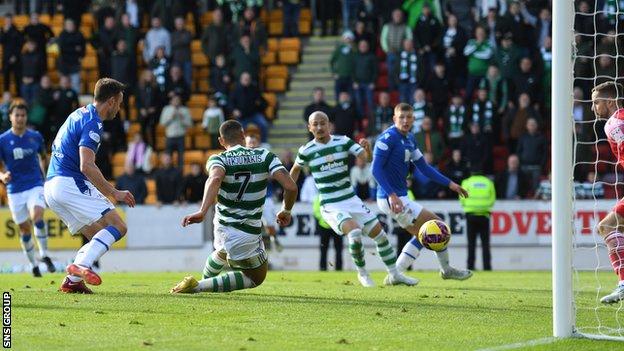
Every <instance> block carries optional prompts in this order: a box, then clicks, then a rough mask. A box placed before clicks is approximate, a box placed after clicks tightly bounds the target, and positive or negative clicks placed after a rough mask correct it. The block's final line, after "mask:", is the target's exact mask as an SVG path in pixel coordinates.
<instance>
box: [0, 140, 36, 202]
mask: <svg viewBox="0 0 624 351" xmlns="http://www.w3.org/2000/svg"><path fill="white" fill-rule="evenodd" d="M43 152H45V143H44V142H43V137H42V136H41V134H39V132H37V131H34V130H30V129H26V132H25V133H24V135H22V136H19V135H16V134H13V131H12V130H11V129H9V130H7V131H6V132H4V133H3V134H2V135H0V160H1V161H2V162H4V165H5V168H6V170H7V171H9V172H11V181H10V182H9V184H7V191H8V192H9V193H11V194H15V193H20V192H22V191H26V190H28V189H32V188H34V187H36V186H41V185H43V174H42V173H41V167H40V165H39V154H40V153H43Z"/></svg>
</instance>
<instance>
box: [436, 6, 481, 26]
mask: <svg viewBox="0 0 624 351" xmlns="http://www.w3.org/2000/svg"><path fill="white" fill-rule="evenodd" d="M474 4H475V2H474V0H453V1H446V10H445V11H446V12H447V13H452V14H455V16H457V21H458V22H459V26H460V27H462V28H463V29H464V31H466V33H472V31H473V30H474ZM434 10H435V8H434ZM434 13H435V11H434ZM436 17H437V18H441V17H440V16H439V15H436Z"/></svg>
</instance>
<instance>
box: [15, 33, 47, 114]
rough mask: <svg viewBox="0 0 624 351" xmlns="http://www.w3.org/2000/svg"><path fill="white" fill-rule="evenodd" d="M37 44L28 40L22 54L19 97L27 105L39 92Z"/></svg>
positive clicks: (30, 103) (39, 60)
mask: <svg viewBox="0 0 624 351" xmlns="http://www.w3.org/2000/svg"><path fill="white" fill-rule="evenodd" d="M36 48H37V43H35V41H34V40H31V39H29V40H28V41H26V45H24V49H25V50H24V53H23V54H22V73H21V76H22V86H21V90H20V91H21V93H20V95H21V97H22V98H23V99H24V100H26V103H28V105H32V102H33V100H34V99H35V98H36V97H37V94H38V91H39V79H41V75H42V73H43V72H42V71H41V56H40V55H39V53H38V52H37V51H36Z"/></svg>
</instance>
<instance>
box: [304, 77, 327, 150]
mask: <svg viewBox="0 0 624 351" xmlns="http://www.w3.org/2000/svg"><path fill="white" fill-rule="evenodd" d="M315 111H322V112H324V113H325V114H326V115H327V116H328V117H329V116H331V114H332V107H331V106H329V105H328V104H327V102H325V89H323V88H321V87H315V88H314V89H312V102H311V103H310V104H309V105H308V106H306V107H305V109H304V110H303V120H304V121H305V123H308V118H309V117H310V115H311V114H312V112H315ZM331 118H332V117H329V119H330V120H331ZM313 137H314V136H313V135H312V133H310V132H308V139H310V140H312V138H313Z"/></svg>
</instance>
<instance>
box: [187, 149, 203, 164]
mask: <svg viewBox="0 0 624 351" xmlns="http://www.w3.org/2000/svg"><path fill="white" fill-rule="evenodd" d="M204 161H205V156H204V152H203V151H201V150H191V151H186V152H185V153H184V163H185V164H189V165H190V164H193V163H199V164H204Z"/></svg>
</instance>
